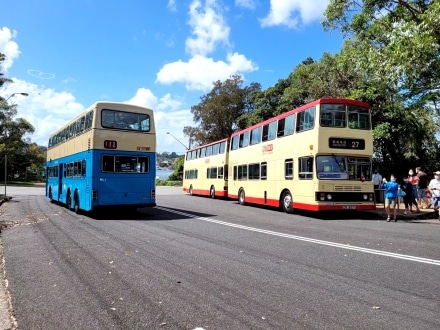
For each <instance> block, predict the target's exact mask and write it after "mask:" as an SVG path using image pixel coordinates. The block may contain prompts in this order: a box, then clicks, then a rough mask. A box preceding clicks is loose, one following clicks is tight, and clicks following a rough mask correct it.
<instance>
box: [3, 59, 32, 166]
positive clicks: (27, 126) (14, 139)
mask: <svg viewBox="0 0 440 330" xmlns="http://www.w3.org/2000/svg"><path fill="white" fill-rule="evenodd" d="M4 60H5V56H4V55H3V54H0V67H1V63H2V62H3V61H4ZM11 82H12V80H10V79H8V78H5V77H3V74H1V76H0V87H2V86H3V85H4V84H6V83H11ZM16 115H17V106H16V105H15V104H13V105H10V104H9V103H8V102H7V100H6V99H4V98H3V97H0V155H1V159H2V160H3V159H5V158H6V157H5V156H6V155H7V156H8V165H9V168H11V167H10V166H11V165H12V162H13V160H14V158H15V156H16V155H19V154H21V153H22V152H23V149H25V148H27V147H28V146H29V143H30V141H29V139H26V138H24V136H25V135H26V134H29V133H33V132H34V127H33V126H32V125H31V123H29V122H28V121H27V120H26V119H24V118H15V116H16Z"/></svg>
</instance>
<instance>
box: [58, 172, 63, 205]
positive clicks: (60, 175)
mask: <svg viewBox="0 0 440 330" xmlns="http://www.w3.org/2000/svg"><path fill="white" fill-rule="evenodd" d="M63 165H64V164H63V163H60V165H59V168H58V201H60V199H61V194H62V193H63V175H64V171H63V167H64V166H63Z"/></svg>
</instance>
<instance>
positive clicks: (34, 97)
mask: <svg viewBox="0 0 440 330" xmlns="http://www.w3.org/2000/svg"><path fill="white" fill-rule="evenodd" d="M13 81H14V83H12V84H10V85H8V87H7V89H6V90H4V91H3V92H2V93H1V96H2V97H5V98H7V97H9V96H10V95H11V94H12V93H21V92H23V93H28V94H29V95H28V96H27V97H26V96H21V95H16V96H13V97H12V98H10V99H9V101H8V102H9V103H14V104H16V105H17V110H18V115H17V117H21V118H25V119H26V120H28V121H29V122H30V123H31V124H32V126H34V128H35V132H34V133H33V134H32V135H30V136H26V137H28V138H30V139H31V141H32V142H35V143H37V144H38V145H42V146H47V142H48V140H49V136H50V134H52V133H53V132H54V131H56V130H57V129H59V128H60V127H61V126H63V125H64V124H65V123H67V122H68V121H70V120H71V119H72V118H74V117H75V116H77V115H78V114H79V113H81V112H82V111H84V110H85V108H86V107H88V106H90V105H91V104H87V105H86V107H84V106H83V105H82V104H80V103H78V102H77V101H76V100H75V97H74V96H73V95H72V94H71V93H68V92H65V91H61V92H57V91H55V90H53V89H44V88H42V87H40V86H37V85H35V84H32V83H29V82H26V81H23V80H19V79H16V78H13ZM126 102H127V103H131V104H135V105H140V106H144V107H148V108H151V109H153V111H154V118H155V125H156V133H157V148H158V150H159V151H160V152H164V151H169V152H172V151H175V152H177V153H179V154H181V153H183V152H184V151H185V149H184V148H183V146H182V145H181V144H180V143H179V142H177V141H176V140H175V139H174V138H172V137H171V136H170V135H169V134H167V132H170V133H171V134H173V135H174V136H175V137H176V138H177V139H179V140H180V141H186V140H187V138H186V137H185V136H184V135H183V127H184V126H190V125H192V124H193V122H192V114H191V111H190V110H189V109H185V110H182V106H183V105H182V101H181V100H180V99H178V98H172V96H171V94H166V95H164V96H162V97H160V98H159V97H157V96H155V95H154V94H153V92H152V91H151V90H149V89H146V88H139V89H138V90H137V91H136V93H135V94H134V96H133V97H132V98H131V99H129V100H127V101H126Z"/></svg>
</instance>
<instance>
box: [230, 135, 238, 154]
mask: <svg viewBox="0 0 440 330" xmlns="http://www.w3.org/2000/svg"><path fill="white" fill-rule="evenodd" d="M238 139H239V136H238V135H236V136H234V137H233V138H232V141H231V150H237V149H238Z"/></svg>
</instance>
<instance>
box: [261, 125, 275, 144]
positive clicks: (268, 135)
mask: <svg viewBox="0 0 440 330" xmlns="http://www.w3.org/2000/svg"><path fill="white" fill-rule="evenodd" d="M276 131H277V122H276V121H273V122H271V123H269V124H267V125H264V126H263V141H270V140H273V139H275V136H276Z"/></svg>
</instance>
